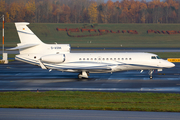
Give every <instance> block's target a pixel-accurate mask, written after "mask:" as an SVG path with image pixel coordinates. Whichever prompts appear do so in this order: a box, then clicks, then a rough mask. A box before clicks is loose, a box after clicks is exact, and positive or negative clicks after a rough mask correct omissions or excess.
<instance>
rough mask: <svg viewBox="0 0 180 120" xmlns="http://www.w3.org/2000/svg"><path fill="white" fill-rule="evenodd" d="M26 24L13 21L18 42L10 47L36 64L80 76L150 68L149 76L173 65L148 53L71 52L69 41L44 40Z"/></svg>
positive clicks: (18, 56)
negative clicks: (48, 42)
mask: <svg viewBox="0 0 180 120" xmlns="http://www.w3.org/2000/svg"><path fill="white" fill-rule="evenodd" d="M27 25H29V23H27V22H17V23H15V26H16V29H17V32H18V35H19V38H20V41H21V43H19V44H17V47H15V48H11V49H10V50H16V49H18V50H19V52H20V54H19V55H16V57H15V59H16V60H19V61H22V62H26V63H30V64H33V65H38V66H40V67H41V68H42V69H49V70H50V71H51V70H59V71H65V72H76V73H79V75H78V77H79V78H88V76H89V73H108V72H110V73H112V72H118V71H127V70H141V72H143V70H149V75H150V79H152V73H153V71H154V70H158V71H162V69H164V68H171V67H174V66H175V65H174V64H173V63H170V62H168V61H167V60H163V59H161V58H160V57H158V56H157V55H156V54H151V53H136V52H124V53H121V52H118V53H71V52H70V50H71V47H70V45H69V44H45V43H43V42H42V41H41V40H40V39H39V38H38V37H37V36H36V35H35V34H34V33H33V32H32V31H31V30H30V29H29V28H28V27H27Z"/></svg>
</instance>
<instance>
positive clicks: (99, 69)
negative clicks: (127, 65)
mask: <svg viewBox="0 0 180 120" xmlns="http://www.w3.org/2000/svg"><path fill="white" fill-rule="evenodd" d="M53 69H57V70H59V71H67V72H81V71H88V72H110V71H111V70H112V69H111V68H110V67H104V66H103V67H77V68H73V67H72V68H58V67H56V68H53Z"/></svg>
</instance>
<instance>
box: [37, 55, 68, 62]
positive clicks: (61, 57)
mask: <svg viewBox="0 0 180 120" xmlns="http://www.w3.org/2000/svg"><path fill="white" fill-rule="evenodd" d="M40 60H41V61H42V62H45V63H63V62H64V61H65V54H53V55H46V56H42V57H41V58H40Z"/></svg>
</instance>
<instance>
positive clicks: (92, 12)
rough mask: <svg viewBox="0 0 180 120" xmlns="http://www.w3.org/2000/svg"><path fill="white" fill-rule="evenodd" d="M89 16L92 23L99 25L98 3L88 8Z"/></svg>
mask: <svg viewBox="0 0 180 120" xmlns="http://www.w3.org/2000/svg"><path fill="white" fill-rule="evenodd" d="M88 14H89V17H90V23H97V15H98V11H97V4H96V2H94V3H91V5H90V6H89V8H88Z"/></svg>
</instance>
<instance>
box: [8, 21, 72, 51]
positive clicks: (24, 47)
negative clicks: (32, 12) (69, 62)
mask: <svg viewBox="0 0 180 120" xmlns="http://www.w3.org/2000/svg"><path fill="white" fill-rule="evenodd" d="M27 25H29V23H28V22H17V23H15V26H16V29H17V32H18V36H19V39H20V42H21V43H18V44H17V47H15V48H11V49H9V50H19V53H20V54H44V53H46V54H47V53H49V54H57V53H69V52H70V45H69V44H45V43H43V42H42V41H41V40H40V39H39V38H38V37H37V36H36V35H35V34H34V33H33V32H32V31H31V30H30V29H29V28H28V27H27Z"/></svg>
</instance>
